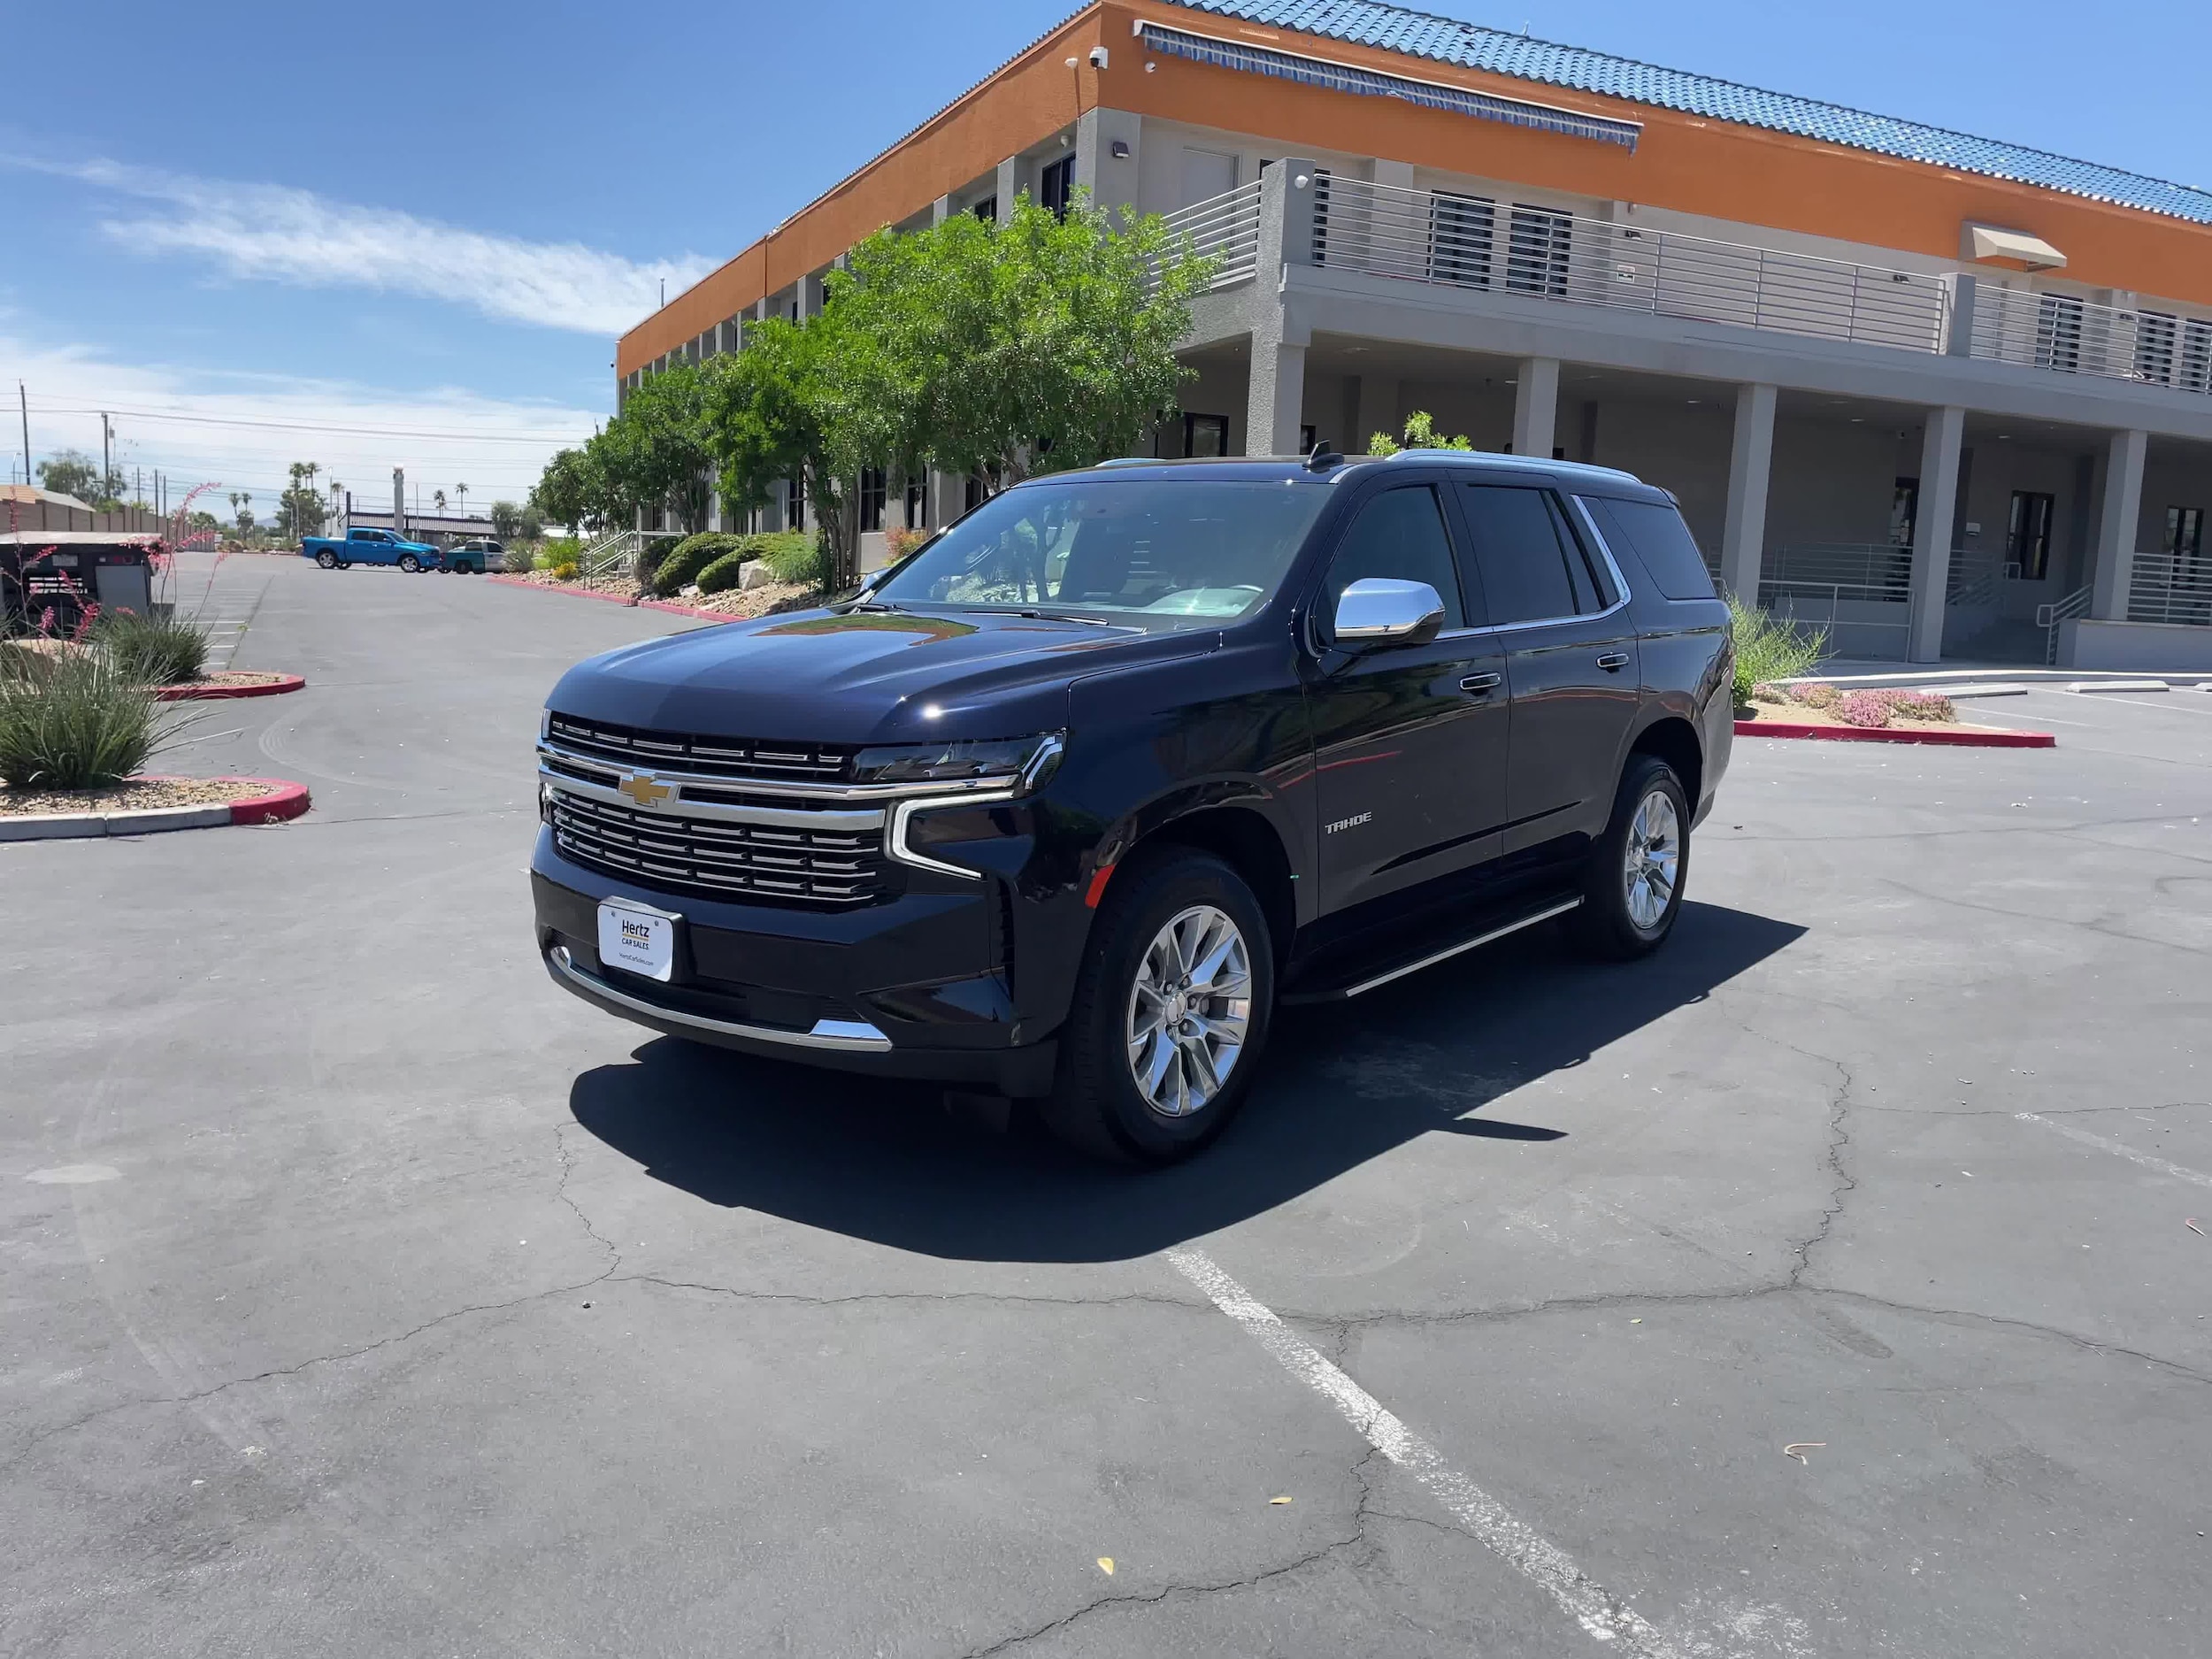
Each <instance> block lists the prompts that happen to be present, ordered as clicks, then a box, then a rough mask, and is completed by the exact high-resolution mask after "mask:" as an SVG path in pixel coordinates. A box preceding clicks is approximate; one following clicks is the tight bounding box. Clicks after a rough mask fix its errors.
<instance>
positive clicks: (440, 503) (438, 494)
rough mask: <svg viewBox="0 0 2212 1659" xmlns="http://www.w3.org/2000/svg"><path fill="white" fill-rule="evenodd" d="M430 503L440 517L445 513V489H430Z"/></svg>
mask: <svg viewBox="0 0 2212 1659" xmlns="http://www.w3.org/2000/svg"><path fill="white" fill-rule="evenodd" d="M430 504H431V505H432V506H433V507H435V508H436V509H437V510H438V512H439V515H440V516H441V517H442V516H443V515H444V513H445V491H443V490H442V489H434V490H432V491H431V492H430Z"/></svg>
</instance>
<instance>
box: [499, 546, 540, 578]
mask: <svg viewBox="0 0 2212 1659" xmlns="http://www.w3.org/2000/svg"><path fill="white" fill-rule="evenodd" d="M537 561H538V555H537V550H536V549H534V548H526V547H511V548H509V549H507V551H506V552H505V554H504V555H503V556H502V557H501V558H500V561H499V568H500V569H501V570H503V571H504V572H506V573H507V574H508V575H510V576H523V575H526V574H528V573H529V572H531V571H534V570H535V569H536V568H537Z"/></svg>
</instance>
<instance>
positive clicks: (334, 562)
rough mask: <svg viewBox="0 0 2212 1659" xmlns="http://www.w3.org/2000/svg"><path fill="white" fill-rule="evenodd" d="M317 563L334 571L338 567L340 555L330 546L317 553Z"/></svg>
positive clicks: (327, 569)
mask: <svg viewBox="0 0 2212 1659" xmlns="http://www.w3.org/2000/svg"><path fill="white" fill-rule="evenodd" d="M315 563H316V564H317V565H320V566H321V567H322V568H323V569H325V570H326V571H334V570H336V569H337V568H338V556H337V555H336V554H335V553H333V552H332V551H331V550H330V549H328V548H325V549H323V550H322V551H321V552H319V553H318V554H317V555H315Z"/></svg>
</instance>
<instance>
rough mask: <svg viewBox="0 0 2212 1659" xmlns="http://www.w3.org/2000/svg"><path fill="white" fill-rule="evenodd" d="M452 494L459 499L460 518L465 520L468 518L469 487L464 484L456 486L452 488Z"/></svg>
mask: <svg viewBox="0 0 2212 1659" xmlns="http://www.w3.org/2000/svg"><path fill="white" fill-rule="evenodd" d="M453 493H454V494H455V495H458V496H459V497H460V498H461V517H463V518H467V517H468V516H469V487H468V486H467V485H466V484H456V485H455V486H454V487H453Z"/></svg>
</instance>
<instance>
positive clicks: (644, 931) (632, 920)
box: [599, 899, 676, 983]
mask: <svg viewBox="0 0 2212 1659" xmlns="http://www.w3.org/2000/svg"><path fill="white" fill-rule="evenodd" d="M599 960H600V961H601V962H602V963H603V964H606V965H607V966H608V967H610V968H622V969H626V970H627V971H628V972H632V973H638V974H642V975H644V976H645V978H647V979H659V980H661V981H663V982H664V983H665V982H666V981H667V980H669V979H672V978H673V977H674V975H675V972H676V918H674V917H672V916H670V915H668V914H667V913H666V912H665V911H662V910H651V909H649V908H648V907H647V906H645V905H642V904H635V903H632V902H628V901H626V900H623V899H608V900H606V901H604V902H603V903H602V904H601V905H600V906H599Z"/></svg>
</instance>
